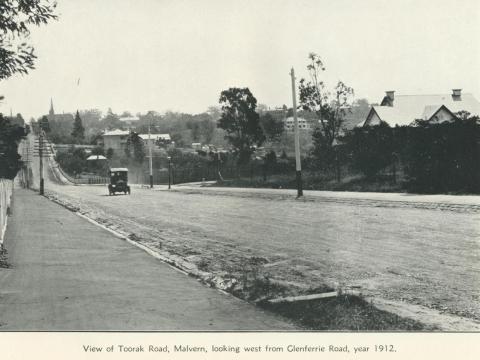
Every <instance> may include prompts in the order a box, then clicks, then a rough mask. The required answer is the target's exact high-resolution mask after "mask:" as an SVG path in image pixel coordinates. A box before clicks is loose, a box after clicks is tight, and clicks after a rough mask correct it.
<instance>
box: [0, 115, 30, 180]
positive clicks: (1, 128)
mask: <svg viewBox="0 0 480 360" xmlns="http://www.w3.org/2000/svg"><path fill="white" fill-rule="evenodd" d="M26 135H27V130H26V128H24V127H22V126H19V125H16V124H12V123H11V122H10V120H9V119H7V118H4V117H3V115H2V114H1V113H0V178H6V179H13V178H15V176H16V175H17V172H18V170H20V168H21V167H22V161H21V156H20V155H19V154H18V143H19V142H20V140H21V139H23V138H25V136H26Z"/></svg>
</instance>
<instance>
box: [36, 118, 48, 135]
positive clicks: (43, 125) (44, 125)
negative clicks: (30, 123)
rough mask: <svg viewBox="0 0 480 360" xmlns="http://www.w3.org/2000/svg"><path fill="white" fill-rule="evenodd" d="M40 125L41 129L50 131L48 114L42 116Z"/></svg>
mask: <svg viewBox="0 0 480 360" xmlns="http://www.w3.org/2000/svg"><path fill="white" fill-rule="evenodd" d="M38 125H39V127H40V130H43V131H45V132H47V133H48V132H50V123H49V122H48V118H47V117H46V116H42V118H41V119H40V120H39V121H38Z"/></svg>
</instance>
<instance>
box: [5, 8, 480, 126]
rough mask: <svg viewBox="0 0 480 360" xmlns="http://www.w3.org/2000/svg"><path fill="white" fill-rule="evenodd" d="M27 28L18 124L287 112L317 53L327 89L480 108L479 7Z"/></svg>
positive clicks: (92, 11) (151, 17)
mask: <svg viewBox="0 0 480 360" xmlns="http://www.w3.org/2000/svg"><path fill="white" fill-rule="evenodd" d="M57 13H58V15H59V19H58V21H54V22H51V23H49V24H48V25H46V26H42V27H40V28H34V29H33V30H32V33H31V36H30V39H29V42H30V43H31V44H32V45H33V46H34V47H35V51H36V54H37V56H38V59H37V61H36V69H35V70H32V71H31V72H30V73H29V74H28V75H26V76H22V75H15V76H13V77H11V78H9V79H7V80H4V81H1V82H0V94H1V95H4V96H5V100H3V101H2V102H1V103H0V112H3V113H6V114H9V113H10V111H12V112H13V113H14V114H16V113H18V112H20V113H22V114H23V116H24V118H30V117H32V116H34V117H35V118H37V117H39V116H40V115H43V114H46V113H48V110H49V107H50V99H51V98H52V99H53V103H54V108H55V112H56V113H61V112H74V111H76V110H77V109H94V108H97V109H100V110H101V111H103V112H106V110H107V109H108V108H112V110H113V111H114V112H116V113H122V112H123V111H125V110H128V111H130V112H132V113H134V114H135V113H137V112H142V113H143V112H146V111H148V110H155V111H158V112H165V111H179V112H186V113H200V112H203V111H205V110H206V109H207V108H208V107H209V106H214V105H218V98H219V95H220V92H221V91H222V90H225V89H228V88H229V87H249V88H250V90H251V91H252V93H253V94H254V96H255V97H256V98H257V100H258V102H259V103H263V104H266V105H268V106H270V107H272V108H273V107H276V106H281V105H283V104H286V105H288V106H291V104H292V92H291V79H290V75H289V73H290V69H291V68H292V67H294V69H295V72H296V75H297V79H300V78H302V77H307V76H308V73H307V71H306V65H307V62H308V54H309V53H310V52H315V53H317V54H319V55H320V57H321V58H322V59H323V61H324V63H325V65H326V71H325V72H324V74H323V77H324V80H325V83H326V85H327V87H328V88H333V87H334V86H335V84H336V82H337V81H339V80H341V81H343V82H344V83H346V84H347V85H349V86H351V87H353V88H354V90H355V96H356V98H367V99H368V100H369V101H371V102H380V101H381V99H382V97H383V95H384V92H385V91H386V90H395V91H396V94H438V93H450V92H451V89H452V88H462V89H463V92H467V93H473V94H474V95H475V96H476V98H477V99H480V40H479V39H480V36H479V35H480V1H478V0H456V1H452V0H429V1H427V0H397V1H391V0H362V1H358V0H335V1H332V0H291V1H290V0H283V1H282V0H270V1H267V0H242V1H230V0H175V1H173V0H168V1H167V0H81V1H79V0H58V9H57Z"/></svg>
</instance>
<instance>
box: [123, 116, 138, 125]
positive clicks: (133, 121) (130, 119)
mask: <svg viewBox="0 0 480 360" xmlns="http://www.w3.org/2000/svg"><path fill="white" fill-rule="evenodd" d="M119 120H120V121H121V122H122V123H123V124H124V127H126V128H130V127H134V126H137V123H138V121H139V120H140V118H139V117H138V116H123V117H120V118H119Z"/></svg>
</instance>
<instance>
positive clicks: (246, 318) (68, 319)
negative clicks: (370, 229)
mask: <svg viewBox="0 0 480 360" xmlns="http://www.w3.org/2000/svg"><path fill="white" fill-rule="evenodd" d="M14 196H15V198H14V203H13V217H12V218H11V219H10V221H9V225H8V229H7V238H6V242H5V247H6V249H7V250H8V254H7V260H8V263H9V264H10V266H11V267H10V268H0V331H4V330H8V331H12V330H16V331H27V330H36V331H38V330H48V331H54V330H77V331H78V330H89V331H92V330H96V331H102V330H121V331H126V330H130V331H132V330H135V331H138V330H183V331H185V330H275V329H276V330H292V329H295V327H294V326H292V325H290V324H289V323H286V322H285V321H284V320H282V319H279V318H277V317H276V316H274V315H272V314H270V313H266V312H264V311H262V310H261V309H259V308H256V307H254V306H252V305H250V304H247V303H245V302H243V301H241V300H239V299H236V298H234V297H233V296H230V295H228V294H222V293H221V292H219V291H217V290H215V289H209V288H207V287H206V286H203V285H202V284H200V283H199V282H198V281H197V280H196V279H194V278H191V277H188V276H185V274H182V273H180V272H178V271H176V270H175V269H172V268H171V267H169V266H167V265H166V264H164V263H162V262H160V261H158V260H157V259H155V258H154V257H152V256H150V255H148V254H147V253H145V252H144V251H142V250H140V249H138V248H136V247H135V246H132V245H131V244H129V243H127V242H126V241H122V240H120V239H118V238H117V237H116V236H114V235H112V234H110V233H109V232H107V231H105V230H104V229H101V228H99V227H98V226H95V225H93V224H91V223H90V222H88V221H85V220H84V219H82V218H80V217H79V216H77V215H75V214H73V213H71V212H69V211H68V210H66V209H65V208H63V207H61V206H59V205H57V204H55V203H53V202H51V201H49V200H47V199H45V198H43V197H41V196H38V195H37V194H36V193H34V192H32V191H28V190H21V189H20V190H16V191H15V195H14Z"/></svg>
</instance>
